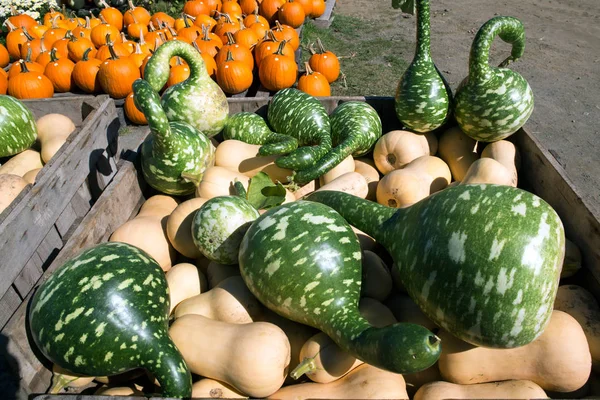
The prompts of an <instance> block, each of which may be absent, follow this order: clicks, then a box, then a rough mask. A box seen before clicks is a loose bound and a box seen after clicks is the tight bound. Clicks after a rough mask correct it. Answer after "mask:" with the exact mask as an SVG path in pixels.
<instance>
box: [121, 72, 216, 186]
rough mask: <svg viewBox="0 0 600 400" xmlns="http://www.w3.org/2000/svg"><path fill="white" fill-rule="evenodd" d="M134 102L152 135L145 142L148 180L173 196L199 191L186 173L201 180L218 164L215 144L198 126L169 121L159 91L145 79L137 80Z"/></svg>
mask: <svg viewBox="0 0 600 400" xmlns="http://www.w3.org/2000/svg"><path fill="white" fill-rule="evenodd" d="M133 93H134V96H133V98H134V101H135V104H136V106H137V107H138V108H139V109H140V110H142V112H143V113H144V115H145V116H146V119H147V120H148V126H149V127H150V132H151V134H150V135H149V136H148V137H147V138H146V140H144V143H142V150H141V155H142V172H143V174H144V179H145V180H146V182H148V184H149V185H150V186H152V187H153V188H155V189H156V190H158V191H160V192H162V193H166V194H171V195H187V194H191V193H193V192H194V191H195V190H196V186H195V184H194V183H193V182H189V181H187V180H186V179H184V178H183V177H182V176H181V175H182V173H185V174H188V175H191V176H194V177H195V178H196V179H198V180H200V179H201V178H202V175H203V174H204V171H206V169H207V168H208V167H210V166H212V165H213V164H214V150H215V149H214V146H213V145H212V143H211V142H210V140H209V139H208V138H207V137H206V136H204V135H202V134H201V133H200V132H199V131H198V130H197V129H196V128H194V127H192V126H191V125H189V124H186V123H185V122H169V121H168V120H167V117H166V115H165V112H164V111H163V109H162V106H161V104H160V99H159V97H158V93H156V92H155V91H154V90H153V89H152V87H150V85H149V84H148V82H146V81H145V80H142V79H138V80H137V81H135V82H134V83H133Z"/></svg>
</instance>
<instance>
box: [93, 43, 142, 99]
mask: <svg viewBox="0 0 600 400" xmlns="http://www.w3.org/2000/svg"><path fill="white" fill-rule="evenodd" d="M109 49H110V52H111V57H110V58H109V59H108V60H106V61H104V62H103V63H102V65H100V70H99V71H98V79H99V80H100V86H101V87H102V90H103V91H104V93H106V94H108V95H109V96H110V97H112V98H115V99H123V98H125V97H127V95H128V94H129V93H131V91H132V88H131V86H132V85H133V82H135V80H136V79H140V78H141V75H140V69H139V68H138V67H137V66H136V65H135V63H134V62H133V61H132V60H131V59H130V58H129V57H119V56H118V55H117V54H116V53H115V52H114V50H113V47H112V46H110V44H109Z"/></svg>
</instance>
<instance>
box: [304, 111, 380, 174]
mask: <svg viewBox="0 0 600 400" xmlns="http://www.w3.org/2000/svg"><path fill="white" fill-rule="evenodd" d="M329 121H330V123H331V139H332V141H333V146H334V147H333V149H331V150H330V151H329V152H328V153H327V154H325V156H323V157H322V158H321V159H320V160H319V161H318V162H317V164H316V165H315V166H314V167H312V168H308V169H305V170H302V171H298V172H296V174H294V182H296V183H297V184H299V185H303V184H305V183H307V182H310V181H312V180H313V179H317V178H319V177H320V176H321V175H324V174H325V173H327V172H328V171H330V170H331V169H333V168H334V167H335V166H336V165H338V164H339V163H341V162H342V160H344V159H345V158H346V157H348V156H349V155H351V154H352V156H354V157H360V156H363V155H365V154H366V153H368V152H369V150H371V147H372V146H373V145H374V144H375V142H377V139H379V138H380V137H381V134H382V127H381V119H380V118H379V114H377V111H375V109H374V108H373V107H371V106H370V105H369V104H367V103H365V102H362V101H347V102H345V103H342V104H340V105H339V106H337V107H336V108H335V110H333V112H332V113H331V115H330V116H329Z"/></svg>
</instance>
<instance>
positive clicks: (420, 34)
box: [415, 0, 431, 61]
mask: <svg viewBox="0 0 600 400" xmlns="http://www.w3.org/2000/svg"><path fill="white" fill-rule="evenodd" d="M430 37H431V35H430V23H429V0H417V49H416V51H415V59H418V60H422V61H431V38H430Z"/></svg>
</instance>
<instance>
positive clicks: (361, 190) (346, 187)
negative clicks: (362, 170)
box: [316, 172, 369, 199]
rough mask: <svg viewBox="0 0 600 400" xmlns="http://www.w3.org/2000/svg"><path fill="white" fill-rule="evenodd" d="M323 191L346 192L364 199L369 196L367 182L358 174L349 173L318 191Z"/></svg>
mask: <svg viewBox="0 0 600 400" xmlns="http://www.w3.org/2000/svg"><path fill="white" fill-rule="evenodd" d="M322 190H334V191H338V192H344V193H348V194H351V195H353V196H357V197H361V198H363V199H364V198H366V197H367V194H369V186H368V184H367V180H366V179H365V177H364V176H362V175H361V174H359V173H358V172H347V173H345V174H344V175H341V176H338V177H337V178H335V179H334V180H332V181H331V182H329V183H328V184H327V185H323V186H321V187H319V188H318V189H317V190H316V191H317V192H318V191H322Z"/></svg>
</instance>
